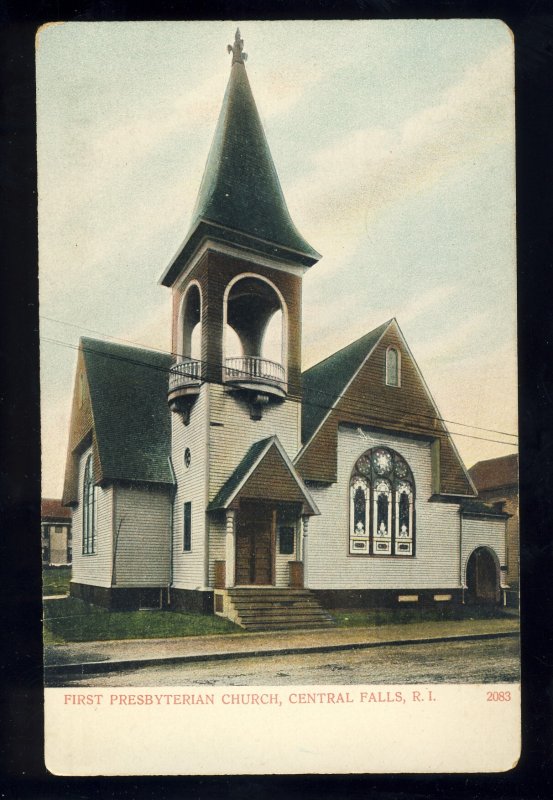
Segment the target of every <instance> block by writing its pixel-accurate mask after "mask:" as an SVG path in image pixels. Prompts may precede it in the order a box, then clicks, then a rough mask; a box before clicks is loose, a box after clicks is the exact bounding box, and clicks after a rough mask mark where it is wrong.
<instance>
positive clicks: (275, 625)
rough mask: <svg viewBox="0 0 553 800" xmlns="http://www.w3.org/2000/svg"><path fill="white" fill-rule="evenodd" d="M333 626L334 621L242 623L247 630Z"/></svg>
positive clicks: (292, 629)
mask: <svg viewBox="0 0 553 800" xmlns="http://www.w3.org/2000/svg"><path fill="white" fill-rule="evenodd" d="M332 626H333V623H332V622H328V621H326V622H320V621H319V622H313V621H302V622H290V621H288V622H275V623H270V622H260V623H257V624H256V623H247V624H244V623H242V627H243V628H245V629H246V630H247V631H301V630H323V629H326V628H331V627H332Z"/></svg>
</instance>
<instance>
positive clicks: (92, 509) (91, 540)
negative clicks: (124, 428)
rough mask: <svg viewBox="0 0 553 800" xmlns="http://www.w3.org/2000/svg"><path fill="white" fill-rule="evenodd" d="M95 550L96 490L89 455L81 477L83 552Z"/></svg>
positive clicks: (93, 551) (91, 552)
mask: <svg viewBox="0 0 553 800" xmlns="http://www.w3.org/2000/svg"><path fill="white" fill-rule="evenodd" d="M95 552H96V490H95V487H94V477H93V474H92V456H91V455H89V456H88V458H87V460H86V464H85V468H84V478H83V554H84V555H92V554H93V553H95Z"/></svg>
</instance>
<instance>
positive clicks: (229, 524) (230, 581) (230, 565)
mask: <svg viewBox="0 0 553 800" xmlns="http://www.w3.org/2000/svg"><path fill="white" fill-rule="evenodd" d="M234 517H235V512H234V511H232V510H231V509H229V510H228V511H227V519H226V540H225V544H226V553H225V558H226V566H225V586H226V587H227V588H228V587H230V586H234V559H235V553H236V548H235V542H234Z"/></svg>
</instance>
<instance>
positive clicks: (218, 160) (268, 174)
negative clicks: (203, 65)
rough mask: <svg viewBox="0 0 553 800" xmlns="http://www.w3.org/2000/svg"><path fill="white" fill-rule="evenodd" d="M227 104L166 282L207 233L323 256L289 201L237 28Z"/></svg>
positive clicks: (298, 256) (250, 245) (302, 256)
mask: <svg viewBox="0 0 553 800" xmlns="http://www.w3.org/2000/svg"><path fill="white" fill-rule="evenodd" d="M231 51H232V53H233V60H232V66H231V72H230V79H229V82H228V86H227V90H226V93H225V98H224V100H223V107H222V109H221V113H220V115H219V122H218V123H217V128H216V131H215V136H214V138H213V142H212V144H211V150H210V151H209V156H208V159H207V164H206V168H205V172H204V176H203V179H202V183H201V186H200V191H199V194H198V199H197V201H196V205H195V207H194V211H193V214H192V224H191V226H190V230H189V233H188V236H187V238H186V240H185V242H184V244H183V246H182V248H181V250H180V251H179V253H178V255H177V257H176V258H175V259H174V261H173V263H172V264H171V265H170V266H169V268H168V269H167V270H166V272H165V274H164V275H163V277H162V279H161V282H162V283H163V284H164V285H165V286H170V285H172V283H173V281H174V280H175V279H176V277H177V275H178V274H179V273H180V271H181V269H182V268H183V266H184V264H185V263H186V261H187V260H188V258H189V257H190V256H191V255H192V253H193V252H194V250H195V249H196V247H197V246H198V245H199V244H200V242H201V240H202V239H203V238H205V237H207V236H209V237H210V238H215V239H218V240H222V241H225V242H229V243H231V244H235V245H239V246H242V247H245V248H247V249H249V250H254V251H256V252H261V253H263V254H266V255H272V256H275V257H278V258H283V259H286V260H287V261H294V262H296V263H298V264H301V265H303V266H306V267H309V266H311V265H312V264H314V263H315V262H316V261H318V260H319V258H320V255H319V253H317V251H316V250H314V249H313V248H312V247H311V246H310V245H309V244H308V243H307V242H306V241H305V239H304V238H303V236H302V235H301V233H300V232H299V231H298V229H297V228H296V226H295V225H294V223H293V222H292V218H291V217H290V213H289V211H288V208H287V206H286V201H285V199H284V195H283V193H282V188H281V186H280V181H279V179H278V175H277V172H276V169H275V165H274V163H273V159H272V156H271V152H270V150H269V145H268V144H267V139H266V138H265V133H264V131H263V126H262V124H261V120H260V118H259V114H258V112H257V108H256V105H255V101H254V99H253V95H252V91H251V88H250V84H249V81H248V76H247V74H246V68H245V66H244V59H245V53H242V40H241V39H240V32H239V31H237V32H236V40H235V44H234V47H231V46H230V45H229V52H231Z"/></svg>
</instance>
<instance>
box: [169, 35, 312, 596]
mask: <svg viewBox="0 0 553 800" xmlns="http://www.w3.org/2000/svg"><path fill="white" fill-rule="evenodd" d="M228 52H229V53H230V54H232V63H231V70H230V78H229V82H228V85H227V89H226V93H225V96H224V99H223V104H222V108H221V112H220V115H219V120H218V123H217V127H216V130H215V135H214V137H213V141H212V144H211V149H210V151H209V155H208V159H207V163H206V167H205V171H204V175H203V178H202V182H201V185H200V189H199V193H198V197H197V200H196V204H195V207H194V210H193V213H192V221H191V224H190V228H189V230H188V234H187V236H186V238H185V240H184V243H183V244H182V246H181V247H180V249H179V250H178V252H177V254H176V256H175V258H174V259H173V261H172V262H171V263H170V265H169V266H168V268H167V269H166V271H165V272H164V274H163V276H162V277H161V283H162V284H163V285H164V286H167V287H170V288H171V290H172V293H173V318H172V350H173V353H175V354H176V360H175V363H174V365H173V367H172V368H171V373H170V376H169V386H168V402H169V406H170V408H171V410H172V412H174V413H172V462H173V465H174V470H175V477H176V481H177V486H178V489H177V496H176V500H175V515H174V517H175V526H176V528H178V526H179V525H180V524H181V522H180V521H179V514H180V505H182V503H183V502H184V503H185V502H188V501H187V500H186V499H185V495H186V496H188V493H189V492H194V493H195V497H196V499H195V500H191V501H190V502H192V503H193V508H192V515H193V517H194V513H195V512H194V509H196V513H197V514H198V517H197V519H196V518H194V519H196V523H195V530H198V529H200V530H201V529H202V525H203V526H204V529H205V547H204V563H203V566H202V572H203V575H204V577H203V585H204V586H209V585H213V575H212V574H211V573H210V570H211V571H212V570H213V562H212V557H213V550H214V548H215V549H217V546H216V545H215V544H214V542H213V541H212V539H211V538H210V536H211V533H210V531H211V530H212V528H213V525H215V527H216V523H215V522H213V517H212V516H210V514H209V511H206V509H208V507H209V503H210V502H211V500H212V499H213V498H214V496H216V495H217V493H218V492H219V491H220V489H221V486H222V484H223V483H224V482H225V481H227V480H228V479H229V475H231V474H232V472H233V470H235V469H237V465H238V464H239V463H240V460H241V459H242V458H243V457H244V454H245V453H246V452H247V450H248V448H249V447H251V446H252V445H253V444H254V443H255V442H258V441H259V440H261V439H263V437H267V436H276V437H278V439H279V443H281V444H282V446H283V447H284V449H285V450H286V452H287V453H288V455H289V456H290V457H293V456H294V455H295V453H296V452H297V451H298V449H299V446H300V419H301V406H300V401H301V288H302V276H303V274H304V273H305V272H306V271H307V270H308V269H309V267H311V266H312V265H313V264H315V263H316V262H317V261H318V259H319V258H320V255H319V254H318V253H317V252H316V251H315V250H314V249H313V248H312V247H311V246H310V245H309V244H308V243H307V242H306V241H305V239H304V238H303V236H302V235H301V233H300V232H299V231H298V229H297V228H296V226H295V225H294V223H293V221H292V219H291V217H290V213H289V211H288V208H287V206H286V201H285V199H284V195H283V192H282V188H281V186H280V182H279V179H278V175H277V172H276V169H275V165H274V163H273V159H272V156H271V152H270V150H269V146H268V144H267V140H266V137H265V133H264V130H263V127H262V124H261V120H260V118H259V114H258V111H257V108H256V105H255V101H254V98H253V95H252V91H251V88H250V84H249V81H248V76H247V73H246V67H245V61H246V53H244V51H243V41H242V39H241V37H240V31H239V30H237V31H236V36H235V40H234V43H233V44H232V45H228ZM187 453H188V455H187ZM186 459H188V464H186V463H185V462H186ZM183 464H184V466H183ZM195 470H199V471H198V472H197V473H196V471H195ZM200 473H201V474H200ZM200 508H201V513H202V514H203V515H204V517H203V521H202V520H200V516H199V514H200V511H199V509H200ZM186 513H189V512H186ZM215 516H216V514H215ZM193 522H194V520H193ZM183 524H186V523H183ZM193 527H194V526H193ZM193 546H194V543H192V548H193ZM206 548H207V550H208V551H209V550H211V556H210V555H209V552H205V549H206ZM177 561H178V559H177V560H176V561H175V568H176V569H178V564H177ZM190 561H193V559H192V560H190ZM210 564H211V566H210ZM188 566H189V570H188V572H190V569H192V566H191V563H190V564H189V565H188ZM190 580H191V581H192V582H194V581H197V582H196V584H195V585H196V586H197V585H198V581H199V582H200V583H202V581H200V579H199V576H197V577H194V578H191V579H190Z"/></svg>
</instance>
